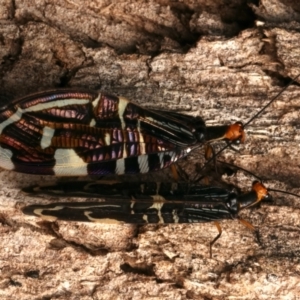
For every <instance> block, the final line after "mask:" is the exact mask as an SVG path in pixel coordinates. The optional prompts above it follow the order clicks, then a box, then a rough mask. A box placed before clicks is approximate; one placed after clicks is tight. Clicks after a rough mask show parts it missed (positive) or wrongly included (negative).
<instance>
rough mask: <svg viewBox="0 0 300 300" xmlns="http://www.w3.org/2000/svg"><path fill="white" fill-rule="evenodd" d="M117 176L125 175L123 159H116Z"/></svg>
mask: <svg viewBox="0 0 300 300" xmlns="http://www.w3.org/2000/svg"><path fill="white" fill-rule="evenodd" d="M115 172H116V174H117V175H123V174H125V160H124V158H120V159H117V163H116V170H115Z"/></svg>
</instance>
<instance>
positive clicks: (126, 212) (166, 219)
mask: <svg viewBox="0 0 300 300" xmlns="http://www.w3.org/2000/svg"><path fill="white" fill-rule="evenodd" d="M26 192H29V193H46V194H52V195H53V194H55V195H60V196H62V195H64V196H79V197H87V196H90V197H100V198H102V199H103V202H81V203H80V202H79V203H78V202H77V203H72V202H71V203H52V204H49V205H31V206H27V207H25V208H24V209H23V212H24V213H25V214H30V215H35V216H40V217H42V218H44V219H48V220H56V219H59V220H70V221H91V222H99V223H122V222H123V223H199V222H211V221H218V220H223V219H236V218H238V213H239V211H240V210H241V209H244V208H247V207H249V206H252V205H255V204H256V203H257V202H259V201H261V200H262V199H265V198H266V197H268V191H267V189H266V188H265V187H264V186H263V185H262V184H261V183H258V182H256V183H254V185H253V189H252V191H250V192H249V193H246V194H243V195H237V194H236V193H233V192H231V191H229V190H227V189H223V188H218V187H207V186H201V185H189V184H186V183H183V184H171V183H161V184H159V185H157V184H156V183H142V184H139V183H137V184H133V183H128V182H127V183H103V182H101V181H99V182H81V183H79V182H71V183H59V184H57V185H53V186H48V187H34V188H29V189H26Z"/></svg>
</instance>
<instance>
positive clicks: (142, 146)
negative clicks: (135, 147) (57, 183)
mask: <svg viewBox="0 0 300 300" xmlns="http://www.w3.org/2000/svg"><path fill="white" fill-rule="evenodd" d="M137 131H138V133H139V143H140V154H146V145H145V141H144V137H143V134H142V133H141V121H140V120H138V124H137Z"/></svg>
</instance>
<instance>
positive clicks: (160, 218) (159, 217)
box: [148, 195, 165, 223]
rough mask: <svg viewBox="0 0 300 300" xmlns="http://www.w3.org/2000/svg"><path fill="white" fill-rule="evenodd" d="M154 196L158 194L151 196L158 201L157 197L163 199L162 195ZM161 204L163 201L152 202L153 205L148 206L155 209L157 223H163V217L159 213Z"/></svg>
mask: <svg viewBox="0 0 300 300" xmlns="http://www.w3.org/2000/svg"><path fill="white" fill-rule="evenodd" d="M156 196H159V195H155V196H152V198H153V200H154V201H158V199H164V198H163V197H162V196H159V197H156ZM164 200H165V199H164ZM160 201H161V200H160ZM163 205H164V203H163V202H154V203H153V205H152V206H150V207H149V208H148V209H156V210H157V216H158V219H159V222H158V223H164V219H163V217H162V215H161V208H162V207H163Z"/></svg>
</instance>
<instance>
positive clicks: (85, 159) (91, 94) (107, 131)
mask: <svg viewBox="0 0 300 300" xmlns="http://www.w3.org/2000/svg"><path fill="white" fill-rule="evenodd" d="M298 76H299V75H298ZM298 76H297V77H298ZM297 77H296V78H297ZM296 78H295V79H296ZM295 79H294V80H295ZM283 91H284V89H282V90H281V92H280V93H279V94H278V95H276V96H275V97H274V98H273V99H271V100H270V101H269V103H268V104H267V105H265V106H264V108H262V109H261V110H260V111H259V112H258V113H256V114H255V115H254V116H253V117H252V118H251V119H250V120H249V121H248V122H247V123H246V124H245V125H243V124H242V123H241V122H236V123H234V124H232V125H222V126H206V125H205V122H204V120H203V119H202V118H201V117H199V116H198V117H192V116H187V115H183V114H179V113H175V112H168V111H158V110H153V109H145V108H143V107H141V106H138V105H137V104H134V103H133V102H130V101H129V100H127V99H125V98H122V97H116V96H112V95H109V94H106V93H103V92H96V91H86V90H80V89H62V90H52V91H47V92H42V93H37V94H32V95H29V96H27V97H24V98H21V99H17V100H15V101H13V102H11V103H9V104H8V105H5V106H3V107H2V108H0V167H2V168H4V169H7V170H14V171H17V172H21V173H28V174H42V175H56V176H84V175H111V174H116V175H121V174H139V173H148V172H151V171H157V170H160V169H163V168H166V167H168V166H169V165H170V164H172V163H174V162H176V161H177V160H178V159H180V158H182V157H185V156H187V155H188V154H189V153H190V152H191V151H192V150H194V149H196V148H198V147H199V146H201V145H204V144H205V143H209V142H211V141H215V140H225V141H226V142H227V143H240V142H244V140H245V133H244V127H245V126H247V125H248V124H249V123H250V122H252V121H253V120H254V119H255V118H256V117H257V116H258V115H259V114H261V113H262V112H263V111H264V110H265V109H266V108H267V107H268V106H269V105H270V104H271V103H272V102H273V101H274V100H275V99H277V98H278V96H279V95H280V94H281V93H282V92H283ZM226 147H227V146H226Z"/></svg>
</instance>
